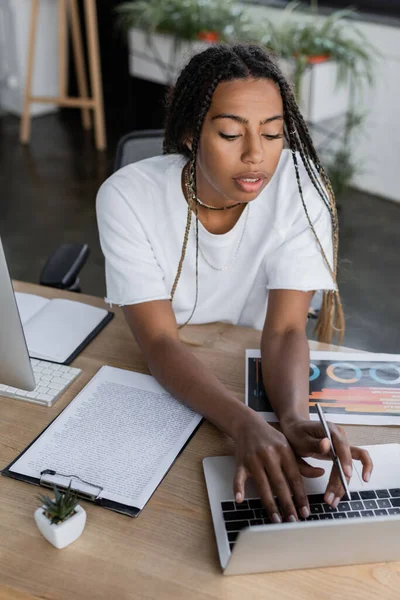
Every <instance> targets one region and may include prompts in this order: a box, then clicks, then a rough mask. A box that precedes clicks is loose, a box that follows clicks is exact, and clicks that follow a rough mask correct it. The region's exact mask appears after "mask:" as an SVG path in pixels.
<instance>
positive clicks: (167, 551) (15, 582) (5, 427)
mask: <svg viewBox="0 0 400 600" xmlns="http://www.w3.org/2000/svg"><path fill="white" fill-rule="evenodd" d="M15 287H16V289H17V290H18V291H23V292H31V293H37V294H40V295H42V296H47V297H55V296H57V297H59V296H62V297H70V298H71V299H74V300H82V301H85V302H88V303H90V304H93V305H96V306H104V303H103V301H102V300H101V299H99V298H94V297H91V296H84V295H76V294H71V293H65V292H59V291H56V290H53V289H50V288H44V287H39V286H35V285H32V284H25V283H21V282H16V283H15ZM115 313H116V317H115V319H113V321H111V323H109V324H108V325H107V327H106V328H105V329H104V330H103V331H102V332H101V333H100V335H99V336H98V337H97V338H96V339H95V340H94V341H93V342H92V343H91V344H90V345H89V346H88V347H87V348H86V349H85V350H84V352H83V353H82V354H81V355H80V356H79V357H78V358H77V359H76V360H75V361H74V363H73V365H74V366H76V367H80V368H81V369H83V374H82V375H81V376H80V377H79V378H78V379H77V380H76V381H75V382H74V383H73V385H72V386H71V388H70V389H69V390H68V391H67V393H66V394H65V395H64V396H62V398H61V400H59V401H58V402H56V404H55V405H54V406H53V407H52V408H47V407H42V406H37V405H35V404H30V403H24V402H20V401H17V400H11V399H9V398H1V401H0V468H4V467H5V466H6V465H7V464H8V463H9V462H11V460H12V459H14V458H15V457H16V456H17V455H18V454H19V453H20V452H21V451H22V450H23V449H24V448H25V447H26V446H27V445H28V444H29V443H30V442H31V441H32V440H33V439H34V438H35V437H36V436H37V435H38V434H39V433H40V432H41V431H42V430H43V429H44V427H45V426H46V425H47V424H48V423H49V422H50V421H51V420H52V419H53V418H54V417H55V416H56V415H57V414H59V412H60V411H61V410H62V409H63V408H64V407H65V406H66V405H67V404H68V403H69V402H70V401H71V400H72V398H73V397H74V396H75V395H76V394H77V393H78V392H79V391H80V389H81V388H82V387H83V386H84V385H85V384H86V383H87V382H88V381H89V379H90V378H91V377H92V376H93V375H94V374H95V373H96V371H97V370H98V369H99V367H100V366H101V365H103V364H108V365H112V366H115V367H121V368H126V369H133V370H135V371H139V372H143V373H148V370H147V368H146V364H145V362H144V360H143V358H142V357H141V355H140V352H139V349H138V347H137V345H136V343H135V342H134V340H133V338H132V336H131V334H130V332H129V330H128V327H127V325H126V324H125V320H124V317H123V314H122V311H121V310H120V309H118V308H115ZM184 332H185V334H184V335H185V337H186V339H190V340H192V341H194V342H201V346H193V351H194V353H195V354H196V355H197V356H198V358H199V359H201V360H202V361H203V362H204V363H205V364H207V366H209V367H210V368H211V369H213V370H214V371H215V372H216V373H217V374H218V376H219V377H220V379H221V380H222V381H223V382H224V383H225V385H226V386H227V387H228V388H229V389H231V390H232V392H233V393H235V395H236V396H237V397H238V398H240V399H242V400H243V398H244V350H245V348H251V347H253V348H256V347H258V345H259V341H260V333H259V332H257V331H254V330H251V329H245V328H239V327H233V326H230V325H226V324H220V323H217V324H211V325H203V326H191V327H187V328H185V329H184ZM312 346H313V347H314V348H315V347H318V345H317V344H312ZM319 347H322V346H319ZM325 347H326V346H324V348H325ZM346 430H347V433H348V437H349V439H350V441H351V442H352V443H356V444H374V443H383V442H394V441H398V440H399V430H398V429H397V428H394V427H364V426H363V427H361V426H358V427H356V426H347V427H346ZM232 451H233V443H232V441H231V440H230V439H228V438H227V437H225V436H224V435H222V434H221V433H220V432H219V431H218V430H217V429H216V428H215V427H213V426H212V425H211V424H209V423H206V422H204V423H203V424H202V425H201V427H200V429H199V430H198V432H197V433H196V434H195V436H194V437H193V439H192V440H191V441H190V443H189V444H188V446H187V447H186V449H185V451H184V452H183V453H182V455H181V456H180V457H179V458H178V459H177V461H176V463H175V464H174V466H173V467H172V469H171V470H170V472H169V473H168V475H167V476H166V478H165V479H164V481H163V482H162V484H161V485H160V487H159V488H158V489H157V491H156V492H155V494H154V495H153V497H152V498H151V499H150V501H149V503H148V504H147V506H146V507H145V509H144V510H143V513H142V514H141V515H140V516H139V517H138V518H137V519H131V518H129V517H126V516H123V515H119V514H117V513H114V512H111V511H107V510H105V509H103V508H100V507H96V506H93V505H91V504H90V503H86V502H83V506H84V507H85V510H86V511H87V525H86V528H85V531H84V533H83V535H82V537H81V538H79V539H78V540H77V541H76V542H75V543H73V544H71V546H69V547H67V548H64V549H63V550H57V549H55V548H54V547H53V546H51V545H50V544H49V543H48V542H47V541H46V540H45V539H44V538H43V537H42V536H41V534H40V533H39V531H38V530H37V528H36V525H35V522H34V520H33V512H34V510H35V509H36V508H37V506H38V500H37V495H38V493H39V488H37V487H34V486H32V485H30V484H27V483H23V482H20V481H15V480H12V479H8V478H5V477H2V478H1V479H0V523H1V525H0V527H1V533H0V600H3V599H6V598H7V599H10V600H33V599H35V598H46V599H57V600H58V599H66V598H73V599H74V600H76V599H78V600H81V599H82V600H83V599H87V598H94V599H96V600H99V599H103V598H104V599H107V600H109V599H110V598H115V599H116V600H128V599H129V600H130V599H134V600H142V599H143V600H144V599H146V600H153V599H156V598H159V599H165V598H168V599H173V600H181V599H182V600H188V599H189V598H190V600H206V599H207V600H214V599H217V598H218V599H226V600H235V599H238V600H253V599H259V598H260V599H261V598H262V599H263V600H269V599H272V598H274V599H277V600H285V599H288V600H292V598H293V597H294V598H295V599H296V600H313V599H319V600H320V599H324V600H325V599H328V598H329V599H337V598H339V597H341V598H344V599H345V600H346V599H348V598H363V600H368V599H372V598H373V599H374V600H375V599H376V598H379V599H383V598H385V599H387V598H393V599H394V598H399V591H398V590H399V588H400V563H398V562H396V563H379V564H373V565H361V566H354V567H353V566H349V567H335V568H325V569H311V570H306V571H304V570H303V571H291V572H283V573H271V574H257V575H249V576H247V575H241V576H237V577H223V576H222V575H221V570H220V566H219V561H218V556H217V547H216V543H215V539H214V531H213V527H212V522H211V515H210V511H209V505H208V500H207V495H206V488H205V484H204V477H203V471H202V462H201V461H202V459H203V458H204V457H205V456H212V455H222V454H230V453H232ZM188 490H190V497H188Z"/></svg>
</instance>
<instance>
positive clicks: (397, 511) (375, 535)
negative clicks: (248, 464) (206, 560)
mask: <svg viewBox="0 0 400 600" xmlns="http://www.w3.org/2000/svg"><path fill="white" fill-rule="evenodd" d="M363 447H364V448H365V449H366V450H368V452H369V453H370V455H371V458H372V461H373V463H374V469H373V471H372V475H371V478H370V480H369V482H368V483H366V482H365V481H363V480H362V476H361V463H360V462H359V461H353V477H352V479H351V481H350V485H349V488H350V492H351V500H350V501H342V502H340V503H339V505H338V508H337V509H332V507H330V506H329V505H327V504H325V503H324V501H323V495H324V493H325V491H326V486H327V483H328V479H329V474H330V470H331V466H332V463H331V462H329V461H320V460H316V459H310V458H307V462H309V463H310V464H312V465H314V466H322V467H323V468H324V469H325V473H324V475H323V476H322V477H318V478H316V479H307V478H303V480H304V483H305V489H306V492H307V495H308V499H309V503H310V512H311V514H310V517H309V518H308V519H307V520H300V521H298V522H296V523H286V522H284V523H279V524H275V523H271V522H270V520H269V519H268V515H267V513H266V511H265V509H264V508H263V505H262V503H261V500H260V498H259V494H258V492H257V489H256V486H255V484H254V482H253V481H252V480H249V481H248V482H247V483H246V494H245V500H244V501H243V502H242V503H241V504H236V503H235V501H234V495H233V489H232V487H233V477H234V473H235V459H234V457H233V456H216V457H208V458H205V459H204V460H203V469H204V474H205V480H206V485H207V491H208V497H209V501H210V507H211V515H212V520H213V525H214V530H215V537H216V541H217V546H218V553H219V560H220V563H221V568H222V570H223V573H224V575H239V574H244V573H262V572H270V571H286V570H291V569H306V568H315V567H328V566H338V565H349V564H361V563H371V562H385V561H392V560H400V468H399V465H400V444H383V445H376V446H363Z"/></svg>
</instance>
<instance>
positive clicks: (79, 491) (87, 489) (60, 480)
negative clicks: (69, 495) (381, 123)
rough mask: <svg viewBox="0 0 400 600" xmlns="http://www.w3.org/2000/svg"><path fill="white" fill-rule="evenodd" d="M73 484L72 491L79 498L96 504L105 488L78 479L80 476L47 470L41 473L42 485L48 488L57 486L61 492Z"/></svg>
mask: <svg viewBox="0 0 400 600" xmlns="http://www.w3.org/2000/svg"><path fill="white" fill-rule="evenodd" d="M70 483H71V490H72V491H73V492H75V493H76V495H77V496H79V497H81V498H85V499H86V500H91V501H92V502H94V501H95V500H97V499H98V497H99V496H100V494H101V492H102V491H103V488H102V487H101V486H100V485H94V484H93V483H89V482H88V481H85V480H84V479H81V478H80V477H78V475H64V474H63V473H57V472H56V471H54V470H52V469H45V470H44V471H41V472H40V485H42V486H44V487H48V488H52V487H53V485H56V486H57V487H58V488H59V489H61V490H66V489H67V488H68V486H69V484H70Z"/></svg>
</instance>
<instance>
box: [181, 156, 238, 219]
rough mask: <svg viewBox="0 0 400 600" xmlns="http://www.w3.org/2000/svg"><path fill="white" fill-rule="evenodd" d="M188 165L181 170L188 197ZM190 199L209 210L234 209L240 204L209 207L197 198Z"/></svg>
mask: <svg viewBox="0 0 400 600" xmlns="http://www.w3.org/2000/svg"><path fill="white" fill-rule="evenodd" d="M188 165H189V163H187V164H186V165H185V167H184V169H183V175H184V179H185V187H186V192H187V194H188V195H189V194H190V186H189V174H188V170H189V169H188ZM192 198H193V200H194V201H195V202H197V204H200V206H203V207H204V208H208V209H209V210H229V209H230V208H236V207H237V206H240V205H241V204H242V203H241V202H237V203H236V204H232V206H210V205H209V204H206V203H205V202H202V201H201V200H200V198H197V196H195V195H193V196H192Z"/></svg>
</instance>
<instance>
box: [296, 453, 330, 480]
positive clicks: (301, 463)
mask: <svg viewBox="0 0 400 600" xmlns="http://www.w3.org/2000/svg"><path fill="white" fill-rule="evenodd" d="M297 466H298V468H299V471H300V473H301V475H303V477H308V478H310V479H311V478H315V477H322V475H323V474H324V473H325V469H322V468H321V467H313V466H312V465H310V464H309V463H308V462H307V461H305V460H303V459H302V458H298V459H297Z"/></svg>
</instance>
